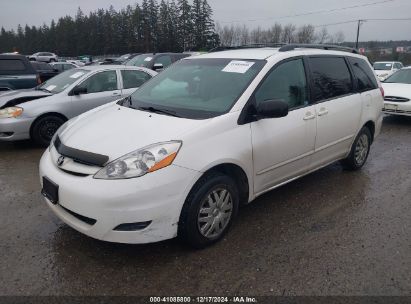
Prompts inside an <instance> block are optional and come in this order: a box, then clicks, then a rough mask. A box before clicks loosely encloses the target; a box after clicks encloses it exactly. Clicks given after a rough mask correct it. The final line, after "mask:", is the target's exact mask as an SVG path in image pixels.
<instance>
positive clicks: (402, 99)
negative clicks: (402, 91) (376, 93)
mask: <svg viewBox="0 0 411 304" xmlns="http://www.w3.org/2000/svg"><path fill="white" fill-rule="evenodd" d="M384 100H385V101H391V102H407V101H410V100H409V99H408V98H405V97H398V96H385V97H384Z"/></svg>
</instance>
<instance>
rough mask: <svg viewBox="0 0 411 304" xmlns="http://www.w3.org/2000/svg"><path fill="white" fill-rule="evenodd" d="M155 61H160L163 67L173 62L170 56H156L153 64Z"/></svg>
mask: <svg viewBox="0 0 411 304" xmlns="http://www.w3.org/2000/svg"><path fill="white" fill-rule="evenodd" d="M156 63H161V64H162V65H163V67H165V68H166V67H168V66H169V65H170V64H172V63H173V61H172V59H171V56H168V55H167V56H160V57H158V58H156V60H155V61H154V64H156Z"/></svg>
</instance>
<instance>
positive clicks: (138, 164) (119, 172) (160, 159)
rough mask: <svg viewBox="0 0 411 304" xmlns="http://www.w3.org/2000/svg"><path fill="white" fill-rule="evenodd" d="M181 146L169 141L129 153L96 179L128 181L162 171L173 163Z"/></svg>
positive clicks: (100, 172) (96, 176)
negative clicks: (128, 179)
mask: <svg viewBox="0 0 411 304" xmlns="http://www.w3.org/2000/svg"><path fill="white" fill-rule="evenodd" d="M181 145H182V142H181V141H169V142H164V143H158V144H154V145H150V146H147V147H145V148H142V149H139V150H136V151H134V152H131V153H128V154H126V155H124V156H122V157H120V158H119V159H117V160H115V161H113V162H111V163H109V164H108V165H106V166H105V167H104V168H103V169H101V170H100V171H99V172H97V173H96V174H95V175H94V178H96V179H127V178H133V177H139V176H143V175H145V174H147V173H150V172H154V171H157V170H160V169H162V168H165V167H167V166H169V165H171V164H172V163H173V161H174V159H175V158H176V156H177V153H178V151H179V150H180V148H181Z"/></svg>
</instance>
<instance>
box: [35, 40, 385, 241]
mask: <svg viewBox="0 0 411 304" xmlns="http://www.w3.org/2000/svg"><path fill="white" fill-rule="evenodd" d="M382 108H383V90H382V89H381V88H380V86H379V82H378V80H377V79H376V76H375V75H374V73H373V72H372V68H371V66H370V64H369V63H368V61H367V59H366V57H363V56H360V55H358V54H356V53H355V51H354V50H351V49H349V50H348V49H343V48H339V47H330V46H310V45H286V46H283V47H281V48H259V49H257V48H250V49H238V50H230V51H222V52H215V53H209V54H205V55H201V56H196V57H189V58H186V59H183V60H181V61H180V62H178V63H176V64H174V65H172V66H171V67H170V68H168V69H167V70H165V71H164V72H162V73H161V74H159V75H158V76H156V77H155V78H153V79H152V80H150V81H148V82H147V83H146V84H145V85H143V86H142V87H141V88H140V89H139V90H138V91H136V92H135V93H133V94H132V95H131V96H130V97H128V98H124V99H122V100H119V101H117V102H114V103H110V104H107V105H105V106H102V107H99V108H96V109H94V110H91V111H89V112H87V113H85V114H82V115H80V116H79V117H77V118H74V119H72V120H70V121H68V122H67V123H66V124H65V125H63V126H62V127H61V128H60V129H59V131H58V132H57V133H56V135H55V137H54V138H53V140H52V143H51V145H50V147H49V149H47V151H46V152H45V153H44V155H43V157H42V159H41V162H40V178H41V184H42V193H43V195H44V197H45V199H46V202H47V205H48V206H49V207H50V208H51V210H53V211H54V213H55V214H56V215H57V216H58V217H59V218H60V219H61V220H63V221H64V222H65V223H67V224H68V225H70V226H71V227H73V228H74V229H76V230H78V231H80V232H82V233H84V234H86V235H88V236H91V237H93V238H96V239H100V240H105V241H110V242H119V243H149V242H157V241H161V240H165V239H170V238H174V237H176V236H178V237H179V238H181V239H182V240H184V241H185V242H187V243H189V244H191V245H192V246H194V247H200V248H201V247H205V246H207V245H210V244H212V243H214V242H216V241H218V240H219V239H221V238H222V237H223V236H224V234H225V233H226V232H227V230H228V229H229V227H230V225H231V223H232V221H233V219H234V217H235V215H236V213H237V211H238V209H239V206H240V205H242V204H247V203H249V202H251V201H253V200H254V199H255V198H256V197H258V196H260V195H261V194H263V193H265V192H267V191H270V190H271V189H274V188H276V187H279V186H281V185H283V184H285V183H288V182H290V181H292V180H295V179H297V178H299V177H301V176H303V175H306V174H309V173H310V172H313V171H314V170H317V169H319V168H321V167H324V166H327V165H328V164H331V163H333V162H335V161H339V160H341V161H342V164H343V165H344V167H345V168H347V169H351V170H356V169H360V168H361V167H362V166H363V165H364V163H365V162H366V160H367V157H368V153H369V150H370V146H371V144H372V142H373V140H374V139H375V137H376V136H377V135H378V134H379V132H380V128H381V123H382V111H381V110H382Z"/></svg>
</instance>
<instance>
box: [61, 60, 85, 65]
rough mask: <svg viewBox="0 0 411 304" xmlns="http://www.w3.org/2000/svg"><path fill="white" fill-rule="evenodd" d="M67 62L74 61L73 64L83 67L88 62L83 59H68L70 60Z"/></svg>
mask: <svg viewBox="0 0 411 304" xmlns="http://www.w3.org/2000/svg"><path fill="white" fill-rule="evenodd" d="M66 62H68V63H72V64H74V65H76V66H78V67H82V66H85V65H86V64H85V63H84V62H83V61H81V60H73V59H68V60H66Z"/></svg>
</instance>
